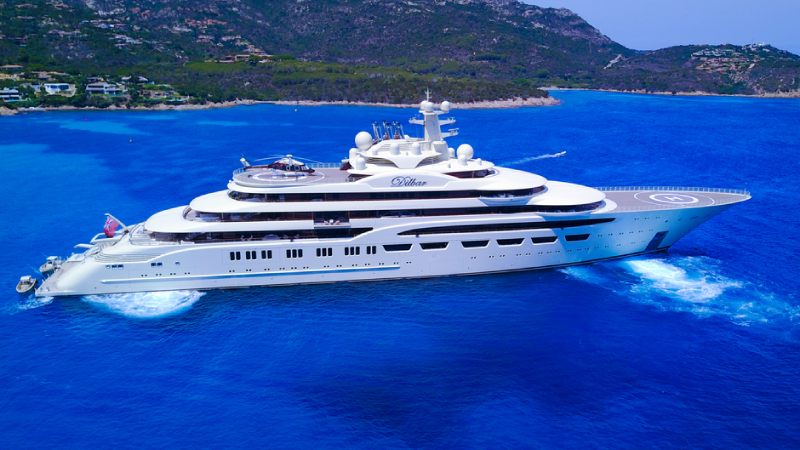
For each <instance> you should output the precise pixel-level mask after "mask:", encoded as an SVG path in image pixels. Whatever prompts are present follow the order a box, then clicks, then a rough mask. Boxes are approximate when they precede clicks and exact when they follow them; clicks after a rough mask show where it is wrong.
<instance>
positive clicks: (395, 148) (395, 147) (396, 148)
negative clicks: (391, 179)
mask: <svg viewBox="0 0 800 450" xmlns="http://www.w3.org/2000/svg"><path fill="white" fill-rule="evenodd" d="M389 153H390V154H392V155H399V154H400V144H398V143H397V142H392V144H391V145H389Z"/></svg>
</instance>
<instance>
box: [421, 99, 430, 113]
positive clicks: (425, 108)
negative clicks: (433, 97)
mask: <svg viewBox="0 0 800 450" xmlns="http://www.w3.org/2000/svg"><path fill="white" fill-rule="evenodd" d="M419 109H421V110H423V111H425V112H431V111H433V103H432V102H429V101H428V100H425V101H423V102H422V103H420V104H419Z"/></svg>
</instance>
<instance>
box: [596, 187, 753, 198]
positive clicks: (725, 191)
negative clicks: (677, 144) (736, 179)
mask: <svg viewBox="0 0 800 450" xmlns="http://www.w3.org/2000/svg"><path fill="white" fill-rule="evenodd" d="M595 189H597V190H598V191H691V192H708V193H721V194H738V195H747V196H749V195H750V192H749V191H746V190H743V189H725V188H708V187H685V186H597V187H595Z"/></svg>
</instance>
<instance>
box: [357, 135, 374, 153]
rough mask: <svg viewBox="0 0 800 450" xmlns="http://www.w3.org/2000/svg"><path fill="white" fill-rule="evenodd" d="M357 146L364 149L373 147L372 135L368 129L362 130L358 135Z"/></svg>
mask: <svg viewBox="0 0 800 450" xmlns="http://www.w3.org/2000/svg"><path fill="white" fill-rule="evenodd" d="M356 147H358V148H359V149H360V150H361V151H364V150H366V149H368V148H370V147H372V135H371V134H369V133H367V132H366V131H362V132H360V133H358V134H357V135H356Z"/></svg>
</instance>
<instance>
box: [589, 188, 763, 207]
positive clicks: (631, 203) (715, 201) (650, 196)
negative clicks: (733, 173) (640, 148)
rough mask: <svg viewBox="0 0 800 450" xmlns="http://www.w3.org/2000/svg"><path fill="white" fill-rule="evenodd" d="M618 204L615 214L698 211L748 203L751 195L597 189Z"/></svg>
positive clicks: (723, 191)
mask: <svg viewBox="0 0 800 450" xmlns="http://www.w3.org/2000/svg"><path fill="white" fill-rule="evenodd" d="M595 189H598V190H600V191H603V192H604V193H605V194H606V198H607V199H609V200H611V201H613V202H614V203H616V204H617V209H616V210H617V211H642V210H660V209H681V208H698V207H707V206H721V205H730V204H734V203H739V202H743V201H745V200H749V199H750V193H749V192H747V191H743V190H736V189H714V188H701V187H674V186H630V187H629V186H616V187H614V186H612V187H597V188H595Z"/></svg>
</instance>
